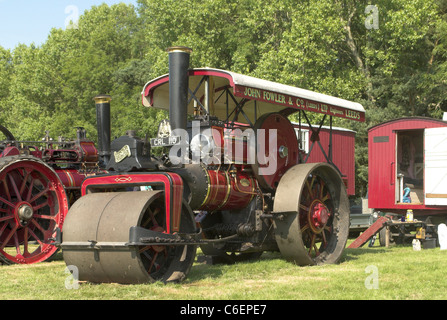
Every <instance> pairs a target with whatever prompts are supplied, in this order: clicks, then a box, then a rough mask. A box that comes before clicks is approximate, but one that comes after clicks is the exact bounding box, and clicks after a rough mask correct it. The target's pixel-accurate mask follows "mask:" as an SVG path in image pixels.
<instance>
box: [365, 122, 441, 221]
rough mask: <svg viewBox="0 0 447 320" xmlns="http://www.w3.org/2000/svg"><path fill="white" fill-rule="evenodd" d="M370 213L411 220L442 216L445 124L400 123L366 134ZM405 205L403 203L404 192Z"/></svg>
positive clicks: (387, 124) (384, 124)
mask: <svg viewBox="0 0 447 320" xmlns="http://www.w3.org/2000/svg"><path fill="white" fill-rule="evenodd" d="M368 149H369V155H368V157H369V159H368V160H369V166H368V176H369V182H368V184H369V186H368V203H369V208H372V209H375V210H378V211H385V212H394V213H397V214H404V213H405V212H406V210H408V209H412V210H413V212H414V214H415V216H428V215H430V216H433V215H445V214H446V213H447V179H446V175H447V122H444V121H441V120H437V119H432V118H424V117H411V118H400V119H395V120H391V121H388V122H384V123H381V124H379V125H376V126H374V127H372V128H370V129H369V130H368ZM406 186H407V187H409V188H410V194H409V196H410V201H411V202H409V203H406V202H404V199H403V194H404V189H405V187H406Z"/></svg>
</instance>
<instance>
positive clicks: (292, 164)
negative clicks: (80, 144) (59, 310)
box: [61, 47, 364, 283]
mask: <svg viewBox="0 0 447 320" xmlns="http://www.w3.org/2000/svg"><path fill="white" fill-rule="evenodd" d="M168 52H169V74H168V75H166V76H162V77H159V78H157V79H154V80H152V81H150V82H149V83H148V84H146V86H145V87H144V89H143V105H145V106H150V107H162V108H165V107H166V105H169V115H170V119H169V121H163V122H162V123H160V126H159V130H158V136H157V137H155V138H153V139H151V140H150V143H149V141H148V139H145V140H143V139H139V138H138V137H136V136H135V134H134V133H133V132H128V134H127V135H126V136H123V137H120V138H118V139H116V140H114V141H112V142H109V141H108V140H107V137H110V132H109V131H110V125H109V124H108V122H109V120H108V118H109V115H108V113H109V108H110V99H108V98H107V97H105V98H104V99H101V100H100V101H99V100H98V101H97V110H98V112H97V115H98V130H99V131H102V133H98V134H99V136H100V144H99V146H98V150H99V155H100V156H101V158H102V161H103V165H104V167H105V169H106V171H107V172H108V173H107V174H103V175H96V176H91V177H88V178H87V179H85V180H84V182H83V184H82V188H81V192H82V197H81V198H80V199H79V200H77V201H76V202H75V203H74V204H73V206H72V207H71V208H70V211H69V213H68V215H67V218H66V221H65V223H64V227H63V230H62V240H63V241H62V244H61V246H62V249H63V255H64V260H65V262H66V264H67V265H69V266H75V267H76V268H77V270H78V275H79V280H87V281H91V282H118V283H145V282H151V281H163V282H167V281H180V280H182V279H184V278H185V277H186V275H187V274H188V272H189V270H190V268H191V266H192V264H193V262H194V259H195V254H196V249H197V246H200V248H201V250H202V252H203V253H204V254H205V255H208V256H211V257H212V259H213V260H214V261H226V262H234V261H240V260H244V259H252V258H256V257H259V256H260V255H261V254H262V252H263V251H280V252H281V254H282V255H283V256H284V257H285V258H286V259H287V260H290V261H293V262H295V263H297V264H299V265H312V264H320V263H335V262H337V261H338V259H339V258H340V256H341V253H342V251H343V248H344V246H345V244H346V240H347V236H348V231H349V202H348V197H347V194H346V189H345V186H344V183H343V181H342V178H341V176H340V174H339V172H338V171H337V170H336V168H334V166H332V165H331V164H328V163H312V164H305V163H301V162H302V160H301V156H302V155H301V154H300V151H299V147H298V140H297V136H296V133H295V129H294V127H293V126H292V124H291V123H290V121H289V120H288V119H287V115H288V114H290V113H292V112H296V111H300V112H302V110H298V109H296V108H291V107H289V106H287V107H283V108H279V109H275V108H272V106H274V104H271V103H270V101H269V100H271V99H276V102H281V103H282V101H283V100H284V101H289V100H290V101H292V100H291V99H292V98H293V99H294V100H293V101H297V103H298V102H300V103H301V102H303V103H306V101H307V100H305V99H307V98H308V97H307V96H304V97H298V96H297V97H295V96H292V95H293V94H295V92H293V91H287V90H286V91H284V92H287V93H288V94H290V96H288V95H286V94H285V93H284V94H283V95H282V94H279V93H275V94H276V96H275V97H276V98H273V97H274V94H273V92H281V90H282V89H285V87H281V86H282V85H279V84H274V83H270V82H266V81H263V80H259V79H255V78H251V77H246V78H245V76H241V75H237V74H232V73H230V72H227V71H223V70H218V69H189V56H190V53H191V50H190V49H189V48H185V47H173V48H170V49H169V50H168ZM237 77H240V79H243V80H244V81H239V82H241V83H242V84H239V83H237V82H238V81H236V80H237ZM222 81H223V82H222ZM250 81H252V82H253V83H254V84H256V85H259V87H258V88H249V89H247V86H249V83H250ZM263 86H264V87H263ZM266 86H267V87H269V88H271V92H270V95H269V96H266V95H265V93H264V94H263V95H262V94H261V92H262V90H264V89H262V88H266ZM231 87H233V91H231V90H230V89H231ZM287 88H290V87H287ZM297 90H298V89H297ZM299 90H301V89H299ZM244 92H245V97H244ZM165 93H166V94H165ZM296 94H301V91H299V92H297V93H296ZM306 94H309V92H308V91H306ZM250 97H255V98H259V99H258V100H256V99H249V98H250ZM312 97H313V98H315V100H312V103H314V104H315V103H317V102H316V101H318V100H316V99H323V98H324V99H326V100H325V103H326V104H325V106H326V108H328V105H327V104H329V103H331V102H333V103H334V105H333V106H332V107H333V108H338V109H340V110H344V108H346V109H349V110H350V112H354V111H352V110H355V112H358V113H359V116H360V115H361V117H363V116H364V114H363V113H364V110H363V108H362V107H361V106H360V105H358V104H354V103H351V102H348V101H345V100H341V99H337V98H333V97H329V96H323V95H319V94H315V96H312ZM287 99H289V100H287ZM299 99H301V100H299ZM331 99H332V100H331ZM261 100H263V101H261ZM309 101H310V100H309ZM250 104H253V105H252V106H251V105H250ZM322 110H323V108H322ZM303 113H304V112H303ZM188 114H190V115H192V117H190V118H189V120H190V121H188ZM335 114H336V113H335ZM359 118H360V117H359ZM104 128H105V130H104ZM102 137H103V138H102ZM154 148H164V151H165V153H164V154H163V155H162V156H160V157H155V156H154V152H152V149H154Z"/></svg>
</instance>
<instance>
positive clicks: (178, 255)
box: [62, 191, 196, 284]
mask: <svg viewBox="0 0 447 320" xmlns="http://www.w3.org/2000/svg"><path fill="white" fill-rule="evenodd" d="M167 223H168V221H166V214H165V201H164V198H163V192H162V191H129V192H111V193H110V192H108V193H92V194H87V195H85V196H83V197H81V198H80V199H78V200H77V201H76V202H75V203H74V204H73V206H72V207H71V208H70V211H69V214H68V216H67V219H66V221H65V224H64V228H63V242H62V252H63V256H64V260H65V263H66V264H67V266H72V268H73V267H75V268H76V269H77V272H78V276H79V279H78V280H83V281H89V282H93V283H103V282H106V283H122V284H138V283H148V282H154V281H161V282H171V281H181V280H183V279H184V278H185V277H186V275H187V273H188V272H189V270H190V268H191V266H192V263H193V262H194V259H195V254H196V246H194V245H172V246H170V245H167V244H160V245H153V244H150V245H135V246H134V245H126V243H128V242H129V233H130V229H131V228H132V227H139V228H143V229H145V230H150V231H151V232H152V231H154V232H156V233H157V234H159V235H160V236H162V235H163V233H164V232H165V230H166V229H167V227H166V226H167ZM194 231H195V222H194V218H193V215H192V212H191V211H190V210H189V209H188V207H187V205H186V203H184V206H183V209H182V213H181V225H180V233H183V232H185V233H192V232H194ZM85 243H90V244H91V246H89V245H87V246H85V245H83V244H85ZM77 244H79V246H78V245H77Z"/></svg>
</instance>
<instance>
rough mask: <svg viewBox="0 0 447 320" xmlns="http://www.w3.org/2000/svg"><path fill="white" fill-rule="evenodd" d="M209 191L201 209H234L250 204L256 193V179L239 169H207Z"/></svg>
mask: <svg viewBox="0 0 447 320" xmlns="http://www.w3.org/2000/svg"><path fill="white" fill-rule="evenodd" d="M207 175H208V179H209V185H208V188H209V192H208V195H207V197H206V199H205V201H204V203H203V205H202V206H201V208H200V209H201V210H208V211H214V210H232V209H241V208H245V207H247V206H248V204H249V203H250V201H251V200H252V199H253V197H254V196H255V195H256V189H257V185H256V181H255V180H254V179H253V177H251V176H250V175H249V174H247V173H244V172H242V171H241V170H238V171H237V172H234V173H229V172H227V171H223V170H207Z"/></svg>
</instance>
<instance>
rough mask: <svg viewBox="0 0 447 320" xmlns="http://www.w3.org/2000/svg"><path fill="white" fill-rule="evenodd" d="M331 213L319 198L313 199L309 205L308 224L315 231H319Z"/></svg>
mask: <svg viewBox="0 0 447 320" xmlns="http://www.w3.org/2000/svg"><path fill="white" fill-rule="evenodd" d="M330 215H331V213H330V211H329V209H328V208H327V207H326V206H325V204H324V203H323V202H321V201H320V200H318V199H317V200H315V201H314V202H313V203H312V205H311V207H310V214H309V219H310V221H309V222H310V225H311V227H312V229H313V230H314V231H315V232H321V231H322V230H323V228H324V226H325V225H326V223H327V222H328V220H329V217H330Z"/></svg>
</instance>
